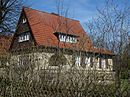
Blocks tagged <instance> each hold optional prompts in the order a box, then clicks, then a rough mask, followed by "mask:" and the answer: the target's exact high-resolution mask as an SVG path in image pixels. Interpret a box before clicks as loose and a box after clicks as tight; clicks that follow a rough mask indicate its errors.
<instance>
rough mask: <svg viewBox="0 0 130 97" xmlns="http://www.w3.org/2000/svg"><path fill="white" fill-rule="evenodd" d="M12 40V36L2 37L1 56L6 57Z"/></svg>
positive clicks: (0, 42) (0, 44)
mask: <svg viewBox="0 0 130 97" xmlns="http://www.w3.org/2000/svg"><path fill="white" fill-rule="evenodd" d="M11 40H12V36H5V35H0V55H5V54H7V53H8V50H9V48H10V44H11Z"/></svg>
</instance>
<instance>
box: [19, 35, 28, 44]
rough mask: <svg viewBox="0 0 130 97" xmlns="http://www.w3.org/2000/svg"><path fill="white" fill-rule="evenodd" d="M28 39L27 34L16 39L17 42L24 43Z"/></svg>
mask: <svg viewBox="0 0 130 97" xmlns="http://www.w3.org/2000/svg"><path fill="white" fill-rule="evenodd" d="M29 39H30V35H29V34H28V33H27V34H22V35H20V36H19V38H18V42H24V41H28V40H29Z"/></svg>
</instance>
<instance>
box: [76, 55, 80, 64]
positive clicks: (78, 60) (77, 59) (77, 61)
mask: <svg viewBox="0 0 130 97" xmlns="http://www.w3.org/2000/svg"><path fill="white" fill-rule="evenodd" d="M80 62H81V57H80V56H77V57H76V58H75V64H76V65H78V66H80Z"/></svg>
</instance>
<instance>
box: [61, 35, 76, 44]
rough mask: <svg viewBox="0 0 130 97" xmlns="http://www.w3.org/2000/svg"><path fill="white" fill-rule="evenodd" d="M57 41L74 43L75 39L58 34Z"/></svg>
mask: <svg viewBox="0 0 130 97" xmlns="http://www.w3.org/2000/svg"><path fill="white" fill-rule="evenodd" d="M59 40H60V41H62V42H69V43H76V42H77V38H76V37H74V36H69V35H64V34H59Z"/></svg>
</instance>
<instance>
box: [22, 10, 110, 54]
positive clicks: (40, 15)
mask: <svg viewBox="0 0 130 97" xmlns="http://www.w3.org/2000/svg"><path fill="white" fill-rule="evenodd" d="M23 11H24V13H25V15H26V18H27V20H28V23H29V26H30V28H31V31H32V34H33V36H34V39H35V42H36V46H41V45H44V46H50V47H60V48H71V49H76V50H82V51H87V52H95V53H102V54H112V53H111V52H110V51H108V50H104V49H98V48H94V47H93V44H92V41H91V40H90V38H89V36H88V35H87V33H86V32H85V31H84V29H83V28H82V26H81V24H80V22H79V21H77V20H73V19H69V18H65V17H63V16H59V15H55V14H51V13H46V12H41V11H38V10H34V9H31V8H23ZM55 32H62V33H66V34H72V35H76V36H79V37H78V42H77V43H75V44H72V43H64V42H59V40H58V39H57V37H56V36H55V34H54V33H55Z"/></svg>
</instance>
